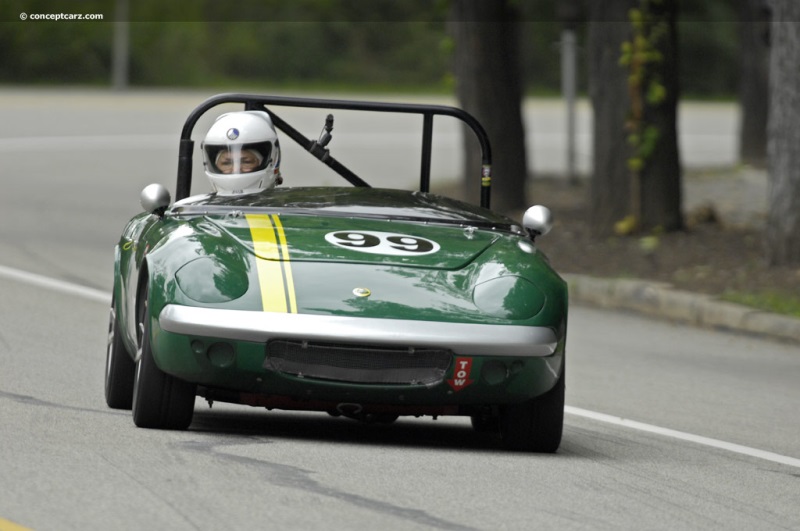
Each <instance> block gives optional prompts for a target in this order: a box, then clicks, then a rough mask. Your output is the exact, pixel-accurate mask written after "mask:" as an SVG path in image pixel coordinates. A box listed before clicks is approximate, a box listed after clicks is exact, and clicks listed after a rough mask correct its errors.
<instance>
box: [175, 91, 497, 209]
mask: <svg viewBox="0 0 800 531" xmlns="http://www.w3.org/2000/svg"><path fill="white" fill-rule="evenodd" d="M225 103H242V104H244V107H245V110H262V111H266V112H267V113H268V114H269V115H270V117H271V118H272V122H273V124H274V125H275V127H277V128H278V129H279V130H281V131H282V132H283V133H285V134H286V135H287V136H288V137H289V138H291V139H292V140H294V141H295V142H297V143H298V144H300V145H301V146H302V147H304V148H305V149H306V150H307V151H308V152H309V153H311V154H312V155H314V156H315V157H316V158H317V159H319V160H320V161H321V162H323V163H324V164H326V165H328V166H329V167H330V168H331V169H333V170H334V171H335V172H337V173H338V174H339V175H341V176H342V177H344V178H345V179H346V180H347V181H348V182H350V183H351V184H353V185H354V186H365V187H369V184H367V182H366V181H364V180H363V179H361V178H360V177H358V176H357V175H356V174H354V173H353V172H352V171H350V170H349V169H348V168H347V167H345V166H344V165H343V164H341V163H340V162H339V161H337V160H336V159H334V158H333V157H331V156H330V153H329V152H328V150H327V149H326V148H324V146H321V145H320V144H319V143H318V142H317V141H316V140H310V139H308V138H306V137H305V136H304V135H303V134H301V133H300V132H299V131H297V130H296V129H295V128H294V127H292V126H291V125H289V124H288V123H287V122H286V121H284V120H283V119H281V118H280V117H279V116H278V115H276V114H275V113H274V112H273V111H272V110H271V109H269V108H267V105H270V106H276V107H280V106H282V107H307V108H316V109H342V110H349V111H372V112H391V113H405V114H421V115H422V117H423V122H422V163H421V168H420V191H422V192H428V191H430V174H431V155H432V142H433V117H434V116H436V115H440V116H451V117H453V118H457V119H459V120H461V121H462V122H464V123H465V124H467V125H468V126H469V127H470V129H472V131H473V132H474V133H475V136H476V137H477V138H478V142H479V143H480V146H481V206H482V207H484V208H489V204H490V201H491V186H492V152H491V146H490V144H489V137H488V135H487V134H486V131H485V130H484V128H483V126H482V125H481V124H480V122H478V120H476V119H475V117H474V116H472V115H471V114H469V113H467V112H466V111H463V110H461V109H459V108H456V107H448V106H444V105H427V104H413V103H383V102H368V101H351V100H328V99H318V98H298V97H288V96H259V95H255V94H237V93H231V94H219V95H217V96H213V97H211V98H209V99H207V100H206V101H204V102H203V103H201V104H200V105H198V106H197V107H196V108H195V109H194V110H193V111H192V112H191V114H189V117H188V118H187V119H186V122H185V123H184V125H183V130H182V131H181V140H180V146H179V150H178V183H177V187H176V190H175V200H176V201H180V200H181V199H184V198H186V197H188V196H189V195H190V193H191V189H192V151H193V150H194V141H193V140H192V131H193V129H194V126H195V125H196V124H197V121H198V120H199V119H200V117H201V116H202V115H203V114H205V113H206V112H207V111H209V110H210V109H212V108H214V107H216V106H218V105H222V104H225Z"/></svg>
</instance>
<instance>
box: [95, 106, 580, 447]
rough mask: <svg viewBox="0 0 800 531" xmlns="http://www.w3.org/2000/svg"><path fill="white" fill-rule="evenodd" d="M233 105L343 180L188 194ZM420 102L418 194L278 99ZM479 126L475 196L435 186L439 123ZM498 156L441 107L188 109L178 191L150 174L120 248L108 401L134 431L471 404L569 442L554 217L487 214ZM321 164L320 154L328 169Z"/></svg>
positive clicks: (394, 413)
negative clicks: (197, 148) (217, 416)
mask: <svg viewBox="0 0 800 531" xmlns="http://www.w3.org/2000/svg"><path fill="white" fill-rule="evenodd" d="M222 104H227V105H230V104H237V105H238V104H242V105H243V107H244V109H245V110H256V111H262V112H266V113H267V114H268V115H269V117H270V118H271V120H272V123H274V125H275V127H276V128H277V129H278V130H279V131H281V132H282V133H283V135H285V137H288V138H289V139H291V140H294V141H296V142H298V143H299V144H300V145H301V146H302V147H303V148H304V149H305V150H306V151H307V152H308V153H309V154H310V155H311V156H314V157H316V158H317V159H318V160H319V161H320V163H321V164H324V165H327V166H328V167H329V168H331V169H332V170H334V171H335V172H337V173H338V174H339V175H341V176H342V178H343V179H344V180H345V181H347V183H343V186H341V187H283V186H278V187H276V188H274V189H270V190H266V191H262V192H258V193H250V194H239V195H221V194H215V193H210V194H203V195H195V196H192V195H191V194H190V191H191V180H192V157H193V151H194V141H193V140H192V136H191V135H192V130H193V129H194V127H195V125H196V124H197V122H198V119H199V118H200V117H201V116H202V115H204V114H205V113H206V112H208V111H210V110H212V109H214V108H216V107H217V106H219V105H222ZM286 107H306V108H312V109H321V110H326V111H327V112H331V111H336V110H338V109H345V110H348V112H350V111H363V112H373V113H406V114H408V113H411V114H416V115H419V116H421V118H422V120H421V122H422V132H421V139H422V157H421V159H422V160H421V171H420V174H421V175H420V186H419V190H413V191H406V190H394V189H385V188H372V187H370V186H369V184H367V182H366V181H364V180H363V179H362V178H361V177H359V176H357V175H355V174H354V173H353V172H352V171H350V170H349V169H348V168H347V167H345V166H344V165H343V164H342V163H341V162H339V161H338V160H337V159H335V158H334V157H333V156H331V152H330V149H329V147H328V143H329V142H330V139H331V136H332V135H331V134H330V131H331V129H332V127H331V126H332V120H333V117H332V115H331V114H327V120H326V125H325V127H324V128H323V134H322V135H321V136H320V137H319V139H318V140H312V139H309V138H307V137H306V136H304V135H303V134H302V133H300V132H299V131H298V130H297V129H295V128H294V127H293V126H291V125H290V124H289V123H287V122H286V121H284V120H283V119H282V118H281V117H280V116H279V115H278V114H276V109H278V110H279V109H280V108H286ZM438 116H449V117H451V118H456V119H459V120H461V121H463V122H464V123H465V124H466V125H467V126H468V129H465V130H470V129H471V130H472V131H473V132H474V133H475V135H476V137H477V139H478V142H479V143H480V146H481V150H482V171H481V174H480V175H476V176H475V181H476V186H478V185H479V186H480V190H481V195H480V203H481V204H480V206H478V205H472V204H467V203H465V202H461V201H457V200H454V199H449V198H446V197H442V196H438V195H435V194H432V193H430V192H429V184H430V169H431V154H432V149H431V145H432V142H431V138H432V131H433V120H434V118H435V117H438ZM491 167H492V162H491V150H490V144H489V140H488V137H487V135H486V133H485V131H484V129H483V128H482V126H481V125H480V123H478V122H477V121H476V120H475V118H474V117H472V116H471V115H469V114H468V113H466V112H464V111H462V110H460V109H457V108H454V107H447V106H437V105H417V104H397V103H375V102H362V101H343V100H323V99H309V98H289V97H277V96H258V95H247V94H223V95H219V96H215V97H213V98H210V99H209V100H206V101H205V102H203V103H202V104H201V105H200V106H198V107H197V108H196V109H195V110H194V111H193V112H192V113H191V114H190V116H189V117H188V119H187V121H186V123H185V125H184V128H183V132H182V135H181V139H180V152H179V162H178V180H177V188H176V191H175V202H174V203H173V199H172V198H171V197H170V193H169V192H168V191H167V189H166V188H165V187H163V186H161V185H158V184H153V185H149V186H148V187H146V188H145V189H144V190H143V192H142V194H141V204H142V207H143V209H144V211H143V212H142V213H141V214H139V215H137V216H135V217H134V218H133V219H132V220H131V221H130V222H129V223H128V224H127V226H126V227H125V229H124V231H123V232H122V236H121V238H120V240H119V243H118V245H117V246H116V248H115V260H114V290H113V301H112V304H111V313H110V324H109V336H108V337H109V339H108V350H107V356H106V383H105V397H106V402H107V404H108V406H109V407H111V408H117V409H132V412H133V421H134V423H135V424H136V426H139V427H144V428H160V429H186V428H188V427H189V426H190V424H191V422H192V417H193V412H194V407H195V399H196V397H197V396H200V397H202V398H204V399H205V400H206V401H208V403H209V404H211V403H213V402H214V401H221V402H229V403H237V404H245V405H250V406H257V407H264V408H267V409H284V410H305V411H319V412H327V413H329V414H331V415H334V416H345V417H349V418H353V419H357V420H360V421H364V422H392V421H394V420H396V419H397V418H398V417H399V416H404V415H413V416H433V417H436V416H440V415H461V416H466V417H470V418H471V422H472V425H473V427H474V428H475V429H476V430H478V431H484V432H488V431H492V432H496V433H497V434H499V440H500V441H502V444H503V445H504V446H505V447H507V448H509V449H513V450H523V451H535V452H555V451H556V450H557V448H558V446H559V444H560V441H561V434H562V424H563V412H564V374H565V369H564V366H565V341H566V333H567V288H566V284H565V283H564V281H563V280H562V279H561V278H560V277H559V276H558V274H557V273H556V272H555V271H554V270H553V269H552V268H551V266H550V265H549V262H548V260H547V258H546V257H545V256H544V255H543V254H542V252H541V251H540V250H539V249H538V248H537V247H536V244H535V239H536V238H537V237H538V236H541V235H543V234H545V233H546V232H548V231H549V229H550V227H551V226H552V218H551V214H550V211H549V210H548V209H547V208H545V207H542V206H533V207H531V208H530V209H528V210H527V211H526V212H525V214H524V217H523V219H522V222H521V223H518V222H516V221H514V220H512V219H509V218H506V217H504V216H501V215H498V214H496V213H494V212H493V211H492V210H490V208H489V207H490V205H489V201H490V190H491V184H492V175H491ZM321 169H322V168H321Z"/></svg>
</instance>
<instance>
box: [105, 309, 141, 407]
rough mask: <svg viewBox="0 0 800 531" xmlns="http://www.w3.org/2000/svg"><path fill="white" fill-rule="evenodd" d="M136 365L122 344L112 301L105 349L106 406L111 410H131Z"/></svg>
mask: <svg viewBox="0 0 800 531" xmlns="http://www.w3.org/2000/svg"><path fill="white" fill-rule="evenodd" d="M135 371H136V364H135V363H134V362H133V359H132V358H131V356H130V354H128V351H127V349H125V345H124V344H123V343H122V334H121V333H120V327H119V322H118V321H117V313H116V311H115V309H114V301H113V300H112V301H111V311H110V312H109V322H108V347H107V349H106V386H105V387H106V389H105V396H106V404H107V405H108V407H110V408H112V409H131V407H132V405H133V380H134V373H135Z"/></svg>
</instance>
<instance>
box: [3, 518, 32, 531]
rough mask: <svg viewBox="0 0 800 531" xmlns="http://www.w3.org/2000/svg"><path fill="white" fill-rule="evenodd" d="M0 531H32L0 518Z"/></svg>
mask: <svg viewBox="0 0 800 531" xmlns="http://www.w3.org/2000/svg"><path fill="white" fill-rule="evenodd" d="M0 531H31V530H30V528H28V527H23V526H21V525H19V524H15V523H14V522H12V521H10V520H4V519H3V518H0Z"/></svg>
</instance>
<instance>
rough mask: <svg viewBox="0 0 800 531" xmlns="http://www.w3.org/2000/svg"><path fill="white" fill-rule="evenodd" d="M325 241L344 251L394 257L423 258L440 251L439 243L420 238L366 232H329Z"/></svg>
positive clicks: (389, 233)
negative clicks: (422, 256)
mask: <svg viewBox="0 0 800 531" xmlns="http://www.w3.org/2000/svg"><path fill="white" fill-rule="evenodd" d="M325 241H327V242H328V243H330V244H333V245H335V246H336V247H342V248H344V249H350V250H353V251H359V252H362V253H370V254H386V255H392V256H421V255H425V254H432V253H435V252H436V251H438V250H439V249H440V247H439V244H438V243H436V242H434V241H432V240H428V239H426V238H420V237H419V236H409V235H408V234H395V233H393V232H377V231H366V230H362V231H352V230H341V231H336V232H329V233H328V234H326V235H325Z"/></svg>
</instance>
